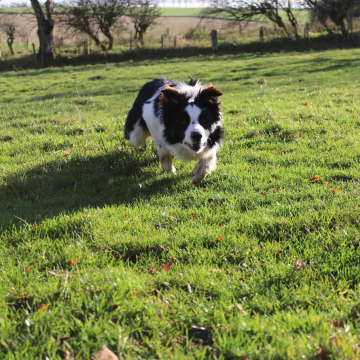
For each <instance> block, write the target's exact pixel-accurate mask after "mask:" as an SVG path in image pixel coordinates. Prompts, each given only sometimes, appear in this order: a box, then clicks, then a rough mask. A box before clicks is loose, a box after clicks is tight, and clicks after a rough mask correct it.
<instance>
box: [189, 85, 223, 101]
mask: <svg viewBox="0 0 360 360" xmlns="http://www.w3.org/2000/svg"><path fill="white" fill-rule="evenodd" d="M221 95H222V92H221V91H220V90H219V89H217V88H216V87H215V86H213V85H210V86H209V87H207V88H205V89H204V90H202V91H200V92H199V94H198V95H197V96H196V98H195V101H196V100H198V101H200V102H207V103H219V100H218V97H219V96H221Z"/></svg>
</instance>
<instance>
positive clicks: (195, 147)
mask: <svg viewBox="0 0 360 360" xmlns="http://www.w3.org/2000/svg"><path fill="white" fill-rule="evenodd" d="M185 145H186V146H187V147H189V148H190V149H191V150H193V151H195V152H198V151H199V150H200V148H201V147H202V145H203V144H202V143H201V142H199V143H193V144H189V143H188V142H185Z"/></svg>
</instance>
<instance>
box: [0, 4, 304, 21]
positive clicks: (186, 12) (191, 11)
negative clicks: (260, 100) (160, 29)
mask: <svg viewBox="0 0 360 360" xmlns="http://www.w3.org/2000/svg"><path fill="white" fill-rule="evenodd" d="M160 9H161V13H162V16H169V17H173V16H191V17H198V16H200V13H201V11H202V10H203V8H180V7H163V8H160ZM58 11H61V8H60V10H59V9H58ZM0 12H14V13H19V14H21V13H32V12H33V11H32V8H30V7H12V8H1V9H0ZM294 13H295V14H297V15H298V17H299V19H298V21H299V24H303V23H304V22H307V21H309V18H308V17H309V13H308V11H307V10H294ZM280 15H281V16H282V17H283V18H284V20H285V22H287V18H286V14H285V12H283V11H280ZM222 17H226V16H220V18H222ZM266 21H267V20H266Z"/></svg>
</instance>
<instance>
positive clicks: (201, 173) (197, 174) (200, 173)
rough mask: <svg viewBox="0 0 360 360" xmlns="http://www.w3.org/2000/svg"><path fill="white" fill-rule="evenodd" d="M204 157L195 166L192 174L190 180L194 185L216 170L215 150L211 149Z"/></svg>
mask: <svg viewBox="0 0 360 360" xmlns="http://www.w3.org/2000/svg"><path fill="white" fill-rule="evenodd" d="M206 155H207V156H206V157H204V158H203V159H201V160H200V161H199V162H198V163H197V164H196V166H195V168H194V170H193V172H192V177H191V180H192V182H193V183H194V184H196V183H198V182H200V181H201V180H203V179H204V178H205V177H206V176H207V175H209V174H210V173H211V172H212V171H213V170H215V169H216V150H215V149H212V150H211V151H209V152H208V154H206Z"/></svg>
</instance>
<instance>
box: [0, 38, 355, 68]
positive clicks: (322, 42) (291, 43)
mask: <svg viewBox="0 0 360 360" xmlns="http://www.w3.org/2000/svg"><path fill="white" fill-rule="evenodd" d="M359 45H360V33H353V34H352V35H351V38H350V39H344V38H343V36H341V35H333V36H328V35H321V36H317V37H313V38H309V39H302V40H301V41H295V40H293V39H288V38H278V39H272V40H270V41H268V42H265V43H261V42H259V41H254V42H251V43H247V44H229V43H225V44H220V45H219V49H218V52H217V53H216V54H218V55H225V54H246V53H257V54H264V53H273V52H283V51H285V52H286V51H309V50H313V51H323V50H328V49H346V48H354V47H359ZM200 55H215V53H214V52H213V51H212V48H211V47H196V46H188V47H183V48H166V49H160V48H159V49H137V50H133V51H126V52H123V53H118V54H108V53H106V52H104V53H101V54H91V55H90V56H88V57H87V56H77V57H72V58H68V57H61V56H58V57H57V58H56V59H53V60H52V61H51V62H49V63H48V64H41V63H39V62H34V57H33V55H28V56H25V57H22V58H17V59H8V60H5V61H2V62H1V63H0V71H8V70H21V69H39V68H44V67H52V66H56V67H62V66H80V65H87V64H99V63H102V64H104V63H117V62H123V61H129V60H135V61H142V60H159V59H171V58H189V57H194V56H200ZM200 60H201V59H200ZM208 60H209V59H208V58H206V61H208ZM214 60H215V61H217V60H218V59H216V57H215V58H214ZM131 66H137V64H136V63H134V64H132V65H131ZM330 70H331V69H330ZM43 71H45V72H46V71H47V70H43ZM43 71H42V72H39V73H38V74H39V75H40V74H41V73H43ZM57 71H61V70H57ZM322 71H325V70H322Z"/></svg>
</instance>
